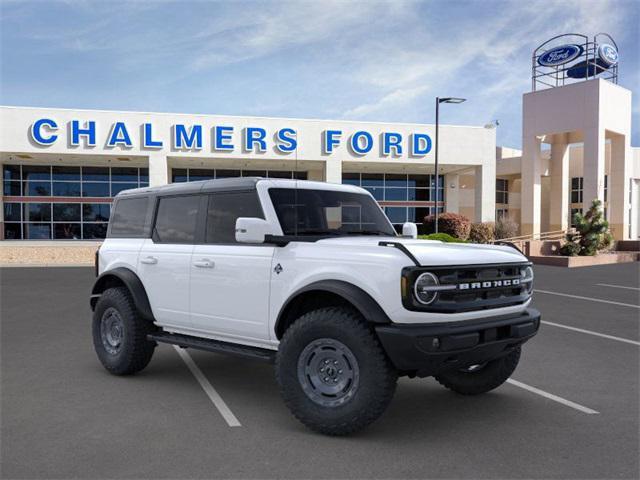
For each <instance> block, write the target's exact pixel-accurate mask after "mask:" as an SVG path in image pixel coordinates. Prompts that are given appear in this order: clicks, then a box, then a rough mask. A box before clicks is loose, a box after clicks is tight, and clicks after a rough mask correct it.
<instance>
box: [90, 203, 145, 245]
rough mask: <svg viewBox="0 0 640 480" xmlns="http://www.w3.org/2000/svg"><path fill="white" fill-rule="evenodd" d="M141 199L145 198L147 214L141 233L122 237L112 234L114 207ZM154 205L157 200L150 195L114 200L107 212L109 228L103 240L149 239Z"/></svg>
mask: <svg viewBox="0 0 640 480" xmlns="http://www.w3.org/2000/svg"><path fill="white" fill-rule="evenodd" d="M141 198H146V199H147V212H146V214H145V217H144V225H143V231H142V233H141V234H140V235H122V234H119V233H116V234H114V233H113V219H114V218H115V215H114V213H115V211H116V207H117V206H118V204H119V203H120V202H122V201H126V200H137V199H141ZM87 203H95V202H87ZM154 203H155V204H157V200H156V198H155V197H154V196H152V195H135V196H131V197H122V198H118V199H116V200H115V201H114V202H113V203H112V204H111V210H110V212H109V226H108V227H107V235H106V237H105V239H108V238H134V239H140V238H149V237H150V230H151V229H150V228H149V225H150V224H149V216H150V212H152V211H153V206H154ZM90 223H98V222H90Z"/></svg>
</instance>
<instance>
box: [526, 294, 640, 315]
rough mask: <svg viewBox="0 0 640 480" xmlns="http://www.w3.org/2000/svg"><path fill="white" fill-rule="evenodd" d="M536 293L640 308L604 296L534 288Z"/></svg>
mask: <svg viewBox="0 0 640 480" xmlns="http://www.w3.org/2000/svg"><path fill="white" fill-rule="evenodd" d="M534 292H535V293H546V294H548V295H557V296H559V297H568V298H577V299H578V300H588V301H590V302H598V303H608V304H611V305H619V306H621V307H630V308H637V309H639V310H640V305H634V304H633V303H621V302H614V301H611V300H604V299H602V298H591V297H581V296H580V295H569V294H568V293H558V292H550V291H549V290H534Z"/></svg>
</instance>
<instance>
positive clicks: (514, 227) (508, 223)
mask: <svg viewBox="0 0 640 480" xmlns="http://www.w3.org/2000/svg"><path fill="white" fill-rule="evenodd" d="M518 227H519V226H518V224H517V223H516V222H515V221H514V220H512V219H511V218H509V217H502V218H499V219H498V220H497V221H496V240H501V239H503V238H513V237H516V236H517V235H518Z"/></svg>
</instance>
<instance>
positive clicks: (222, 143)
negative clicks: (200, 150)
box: [213, 127, 233, 152]
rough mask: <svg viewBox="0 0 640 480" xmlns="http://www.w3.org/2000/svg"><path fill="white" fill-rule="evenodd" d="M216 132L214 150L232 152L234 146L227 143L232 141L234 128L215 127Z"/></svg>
mask: <svg viewBox="0 0 640 480" xmlns="http://www.w3.org/2000/svg"><path fill="white" fill-rule="evenodd" d="M214 130H215V137H214V141H213V148H214V149H215V150H221V151H225V150H226V151H229V152H230V151H232V150H233V144H231V143H227V142H229V141H231V139H232V137H231V134H232V133H233V127H215V128H214Z"/></svg>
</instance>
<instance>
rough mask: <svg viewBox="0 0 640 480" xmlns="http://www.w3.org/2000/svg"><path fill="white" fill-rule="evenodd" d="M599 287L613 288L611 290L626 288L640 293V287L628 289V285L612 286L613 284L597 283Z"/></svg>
mask: <svg viewBox="0 0 640 480" xmlns="http://www.w3.org/2000/svg"><path fill="white" fill-rule="evenodd" d="M596 286H598V287H611V288H624V289H625V290H637V291H640V288H638V287H627V286H626V285H612V284H611V283H596Z"/></svg>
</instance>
